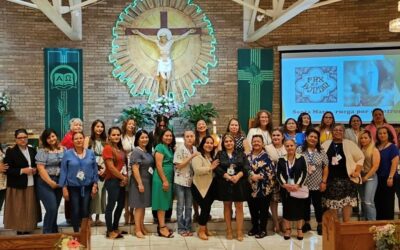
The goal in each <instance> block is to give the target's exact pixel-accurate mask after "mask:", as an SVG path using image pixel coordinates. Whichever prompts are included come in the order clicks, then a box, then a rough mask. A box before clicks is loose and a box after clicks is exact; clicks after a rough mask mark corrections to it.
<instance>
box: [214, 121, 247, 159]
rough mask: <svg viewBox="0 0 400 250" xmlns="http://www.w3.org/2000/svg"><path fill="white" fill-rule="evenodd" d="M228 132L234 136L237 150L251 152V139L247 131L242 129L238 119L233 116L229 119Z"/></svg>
mask: <svg viewBox="0 0 400 250" xmlns="http://www.w3.org/2000/svg"><path fill="white" fill-rule="evenodd" d="M226 133H229V134H230V135H231V136H233V138H234V145H235V150H236V151H240V152H242V153H249V152H250V145H249V141H248V140H247V138H246V135H245V133H244V132H243V131H242V129H241V127H240V123H239V120H238V119H236V118H232V119H230V120H229V122H228V126H227V127H226ZM221 146H222V142H221Z"/></svg>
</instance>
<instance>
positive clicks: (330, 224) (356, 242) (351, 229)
mask: <svg viewBox="0 0 400 250" xmlns="http://www.w3.org/2000/svg"><path fill="white" fill-rule="evenodd" d="M388 223H392V224H396V225H400V220H393V221H384V220H382V221H350V222H346V223H343V222H340V221H339V219H338V217H337V214H336V213H335V212H334V211H333V210H330V211H326V212H325V213H324V216H323V221H322V226H323V227H322V228H323V229H322V230H323V236H322V246H323V249H324V250H338V249H339V250H354V249H362V250H374V249H375V242H374V240H373V237H372V233H370V232H369V228H370V227H372V226H383V225H386V224H388ZM398 236H399V237H400V233H399V235H398Z"/></svg>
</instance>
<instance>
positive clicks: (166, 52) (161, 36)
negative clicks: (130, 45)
mask: <svg viewBox="0 0 400 250" xmlns="http://www.w3.org/2000/svg"><path fill="white" fill-rule="evenodd" d="M190 34H199V35H201V28H196V27H193V28H171V29H170V28H168V12H167V11H161V12H160V29H154V28H126V29H125V35H139V36H141V37H142V38H144V39H146V40H148V41H151V42H153V43H155V44H156V45H157V47H158V49H159V52H160V58H159V59H158V67H157V73H156V79H157V81H158V83H159V87H158V95H159V96H162V95H166V93H167V91H168V88H167V86H168V83H169V82H170V81H171V80H172V79H171V73H172V70H173V62H172V59H171V49H172V46H173V44H174V42H177V41H179V40H182V39H184V38H186V37H187V36H188V35H190ZM153 36H156V37H157V39H154V38H152V37H153ZM173 36H177V37H176V38H174V37H173Z"/></svg>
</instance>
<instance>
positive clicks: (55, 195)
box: [36, 176, 62, 234]
mask: <svg viewBox="0 0 400 250" xmlns="http://www.w3.org/2000/svg"><path fill="white" fill-rule="evenodd" d="M50 179H52V180H53V181H55V182H56V183H58V177H56V176H50ZM36 192H37V196H38V198H39V200H40V201H41V202H42V203H43V206H44V208H45V209H46V213H45V215H44V219H43V234H49V233H58V226H57V216H58V207H59V206H60V202H61V198H62V189H61V188H56V189H53V188H51V187H50V186H49V185H48V184H47V183H46V182H45V181H44V180H42V178H40V177H39V178H37V183H36Z"/></svg>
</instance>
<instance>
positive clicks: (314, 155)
mask: <svg viewBox="0 0 400 250" xmlns="http://www.w3.org/2000/svg"><path fill="white" fill-rule="evenodd" d="M305 135H306V141H305V143H304V145H303V146H301V147H298V148H297V152H298V153H299V154H302V155H303V156H304V158H305V160H306V162H307V179H306V182H305V186H307V187H308V189H309V190H310V192H309V197H308V198H307V199H306V207H305V214H304V220H305V223H304V225H303V233H306V232H308V231H310V230H311V225H310V214H311V210H310V206H311V203H312V204H313V207H314V211H315V219H316V220H317V223H318V226H317V232H318V235H322V194H323V192H325V189H326V179H327V178H328V156H327V155H326V153H325V151H324V150H323V149H321V146H320V145H319V137H320V134H319V132H318V131H317V130H316V129H314V128H311V129H308V130H307V131H306V133H305Z"/></svg>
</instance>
